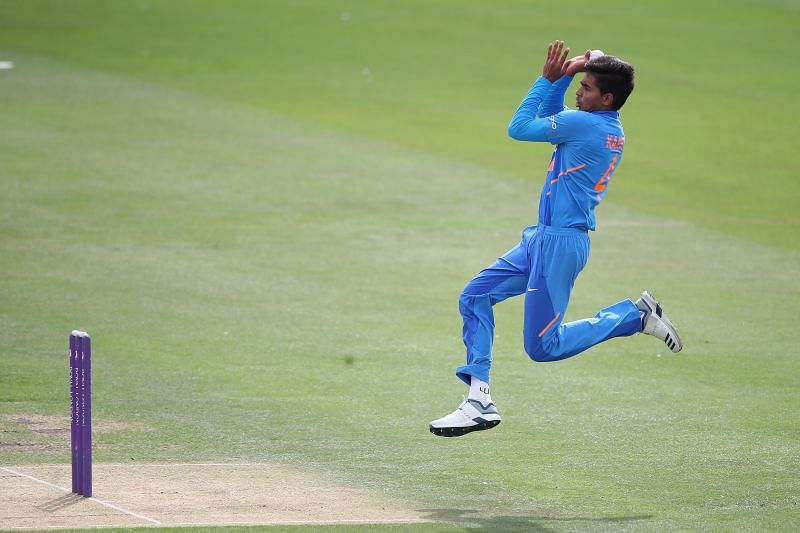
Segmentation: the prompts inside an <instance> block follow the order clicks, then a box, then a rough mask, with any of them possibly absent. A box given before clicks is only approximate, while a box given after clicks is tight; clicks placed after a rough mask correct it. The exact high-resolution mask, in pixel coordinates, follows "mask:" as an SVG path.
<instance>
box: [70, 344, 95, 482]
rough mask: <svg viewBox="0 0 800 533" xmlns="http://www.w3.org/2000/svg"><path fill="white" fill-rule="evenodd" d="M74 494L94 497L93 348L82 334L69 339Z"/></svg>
mask: <svg viewBox="0 0 800 533" xmlns="http://www.w3.org/2000/svg"><path fill="white" fill-rule="evenodd" d="M69 348H70V351H69V366H70V400H71V401H70V415H71V416H70V419H71V424H70V437H71V445H72V446H71V448H72V492H74V493H76V494H80V495H82V496H91V495H92V347H91V338H90V337H89V334H88V333H85V332H83V331H77V330H75V331H73V332H72V334H71V335H70V337H69Z"/></svg>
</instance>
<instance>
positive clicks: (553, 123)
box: [547, 115, 558, 129]
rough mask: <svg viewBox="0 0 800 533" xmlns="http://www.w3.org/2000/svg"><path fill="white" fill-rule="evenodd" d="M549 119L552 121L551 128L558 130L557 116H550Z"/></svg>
mask: <svg viewBox="0 0 800 533" xmlns="http://www.w3.org/2000/svg"><path fill="white" fill-rule="evenodd" d="M547 118H549V119H550V127H551V128H553V129H556V128H557V127H558V125H557V124H556V117H555V115H550V116H549V117H547Z"/></svg>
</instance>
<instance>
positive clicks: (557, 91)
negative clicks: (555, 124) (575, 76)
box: [538, 76, 572, 117]
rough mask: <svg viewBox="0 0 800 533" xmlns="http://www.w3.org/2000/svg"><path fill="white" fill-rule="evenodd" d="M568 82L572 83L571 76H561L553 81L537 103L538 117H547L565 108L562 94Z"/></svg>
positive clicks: (565, 90) (567, 86)
mask: <svg viewBox="0 0 800 533" xmlns="http://www.w3.org/2000/svg"><path fill="white" fill-rule="evenodd" d="M570 83H572V76H561V77H560V78H559V79H558V80H556V81H555V82H554V83H553V85H552V86H551V87H550V90H549V91H548V92H547V94H546V95H545V96H544V99H543V100H542V103H541V105H539V113H538V115H539V116H540V117H549V116H551V115H555V114H556V113H561V112H562V111H564V110H565V109H567V107H566V106H565V105H564V95H565V94H566V92H567V89H568V88H569V84H570Z"/></svg>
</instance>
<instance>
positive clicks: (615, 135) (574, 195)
mask: <svg viewBox="0 0 800 533" xmlns="http://www.w3.org/2000/svg"><path fill="white" fill-rule="evenodd" d="M571 81H572V77H571V76H564V77H562V78H561V79H559V80H557V81H556V82H554V83H551V82H550V81H549V80H547V79H546V78H544V77H539V79H537V80H536V82H535V83H534V84H533V86H532V87H531V89H530V90H529V91H528V94H526V95H525V98H523V100H522V103H521V104H520V106H519V108H518V109H517V112H516V113H514V117H513V118H512V119H511V123H510V124H509V126H508V134H509V135H510V136H511V137H512V138H514V139H517V140H520V141H539V142H548V141H549V142H550V143H552V144H554V145H556V149H555V151H554V152H553V156H552V158H551V160H550V165H549V166H548V167H547V178H546V179H545V182H544V187H542V192H541V195H540V197H539V224H544V225H547V226H555V227H559V228H578V229H584V230H594V229H595V217H594V208H595V207H597V204H599V203H600V201H601V200H602V199H603V197H604V196H605V194H606V189H607V188H608V182H609V181H610V180H611V177H612V176H613V175H614V171H615V170H616V169H617V167H619V164H620V161H621V160H622V151H623V149H624V148H625V133H624V131H623V130H622V123H621V122H620V120H619V113H618V112H616V111H592V112H586V111H573V110H570V109H567V108H566V107H565V106H564V93H565V92H566V90H567V87H569V84H570V82H571Z"/></svg>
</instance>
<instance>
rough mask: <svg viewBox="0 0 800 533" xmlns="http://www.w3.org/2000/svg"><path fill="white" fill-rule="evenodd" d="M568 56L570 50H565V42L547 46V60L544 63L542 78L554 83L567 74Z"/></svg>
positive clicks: (557, 41) (556, 42)
mask: <svg viewBox="0 0 800 533" xmlns="http://www.w3.org/2000/svg"><path fill="white" fill-rule="evenodd" d="M568 55H569V48H564V41H559V40H556V41H555V42H552V43H550V44H549V45H548V46H547V59H546V60H545V62H544V68H542V76H544V77H545V78H547V79H548V80H550V81H551V82H554V81H556V80H557V79H558V78H560V77H561V76H563V75H564V74H566V72H567V68H566V65H567V56H568Z"/></svg>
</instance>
